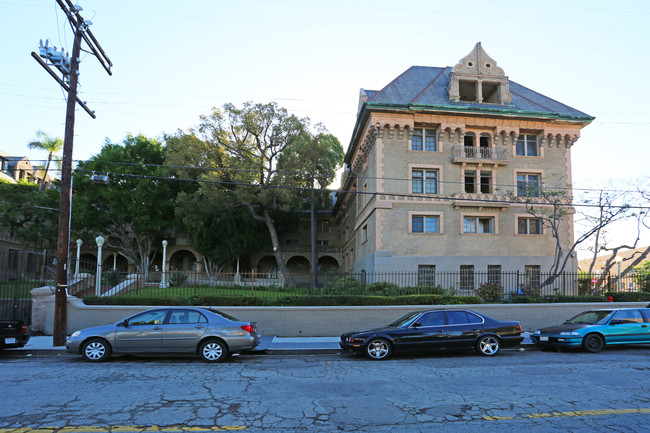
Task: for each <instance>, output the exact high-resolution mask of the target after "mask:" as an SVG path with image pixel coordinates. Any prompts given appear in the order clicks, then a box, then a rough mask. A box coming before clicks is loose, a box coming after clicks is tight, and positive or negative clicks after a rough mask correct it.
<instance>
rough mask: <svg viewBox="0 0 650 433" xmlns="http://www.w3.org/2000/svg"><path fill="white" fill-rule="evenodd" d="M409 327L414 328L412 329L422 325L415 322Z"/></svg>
mask: <svg viewBox="0 0 650 433" xmlns="http://www.w3.org/2000/svg"><path fill="white" fill-rule="evenodd" d="M411 326H412V327H414V328H418V327H420V326H422V324H421V323H420V322H415V323H414V324H412V325H411Z"/></svg>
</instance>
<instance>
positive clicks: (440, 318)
mask: <svg viewBox="0 0 650 433" xmlns="http://www.w3.org/2000/svg"><path fill="white" fill-rule="evenodd" d="M418 322H419V323H420V324H421V325H422V326H442V325H444V324H445V312H444V311H434V312H431V313H426V314H425V315H423V316H422V317H420V318H419V319H418Z"/></svg>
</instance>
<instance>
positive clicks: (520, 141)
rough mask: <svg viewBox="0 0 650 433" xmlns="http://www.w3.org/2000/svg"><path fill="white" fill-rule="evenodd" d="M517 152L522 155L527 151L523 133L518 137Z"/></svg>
mask: <svg viewBox="0 0 650 433" xmlns="http://www.w3.org/2000/svg"><path fill="white" fill-rule="evenodd" d="M516 152H517V155H520V156H523V155H525V154H526V153H525V152H526V147H525V146H524V137H523V136H521V135H520V136H519V138H518V139H517V150H516Z"/></svg>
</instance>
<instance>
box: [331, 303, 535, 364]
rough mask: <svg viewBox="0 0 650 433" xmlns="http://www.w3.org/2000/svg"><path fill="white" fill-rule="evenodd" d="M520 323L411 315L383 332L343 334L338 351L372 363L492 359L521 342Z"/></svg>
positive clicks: (468, 315)
mask: <svg viewBox="0 0 650 433" xmlns="http://www.w3.org/2000/svg"><path fill="white" fill-rule="evenodd" d="M523 339H524V337H522V336H521V326H520V324H519V322H502V321H499V320H496V319H492V318H491V317H488V316H485V315H483V314H479V313H476V312H474V311H470V310H430V311H414V312H412V313H408V314H406V315H404V316H402V317H401V318H399V319H397V320H396V321H394V322H393V323H391V324H390V325H388V326H385V327H382V328H374V329H367V330H363V331H353V332H346V333H345V334H343V335H341V341H340V342H339V344H340V346H341V348H342V349H343V350H346V351H348V352H352V353H355V354H360V353H364V354H365V355H366V356H367V357H368V358H370V359H374V360H382V359H387V358H388V357H389V356H390V355H391V354H392V353H405V352H421V351H429V350H436V349H474V350H475V351H476V353H478V354H480V355H485V356H493V355H496V354H497V352H499V349H500V348H501V347H512V346H517V345H519V344H520V343H521V342H522V341H523Z"/></svg>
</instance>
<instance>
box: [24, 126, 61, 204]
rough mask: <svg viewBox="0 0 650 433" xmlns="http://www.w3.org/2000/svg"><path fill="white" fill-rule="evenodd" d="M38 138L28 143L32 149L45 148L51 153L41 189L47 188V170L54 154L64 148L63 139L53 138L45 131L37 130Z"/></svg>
mask: <svg viewBox="0 0 650 433" xmlns="http://www.w3.org/2000/svg"><path fill="white" fill-rule="evenodd" d="M36 137H37V139H36V140H34V141H32V142H30V143H29V144H28V146H29V148H30V149H37V150H45V151H46V152H48V153H49V155H48V157H47V165H46V166H45V173H43V179H41V191H43V190H44V189H45V178H47V172H48V170H49V169H50V163H51V162H52V158H53V157H54V154H55V153H57V152H60V151H61V149H63V140H61V139H60V138H53V137H50V136H49V135H47V134H46V133H45V132H43V131H41V130H39V131H36Z"/></svg>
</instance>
